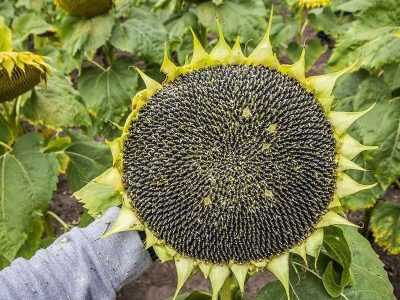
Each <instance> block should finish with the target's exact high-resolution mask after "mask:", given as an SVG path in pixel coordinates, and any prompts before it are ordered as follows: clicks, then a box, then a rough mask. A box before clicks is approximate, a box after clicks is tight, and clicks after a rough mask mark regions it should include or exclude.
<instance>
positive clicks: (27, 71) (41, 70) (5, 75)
mask: <svg viewBox="0 0 400 300" xmlns="http://www.w3.org/2000/svg"><path fill="white" fill-rule="evenodd" d="M0 31H1V32H2V34H3V36H2V37H1V43H0V102H5V101H10V100H13V99H14V98H16V97H18V96H19V95H21V94H23V93H25V92H27V91H29V90H31V89H32V88H33V87H34V86H35V85H37V84H38V83H39V82H41V81H46V78H47V74H48V72H49V70H50V67H49V66H48V65H47V64H46V62H45V61H44V59H43V57H41V56H40V55H37V54H34V53H31V52H15V51H13V50H12V46H11V44H12V43H11V30H10V29H9V28H8V27H7V26H6V25H5V24H4V23H3V20H0Z"/></svg>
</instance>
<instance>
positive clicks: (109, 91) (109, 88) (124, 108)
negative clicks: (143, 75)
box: [78, 59, 138, 123]
mask: <svg viewBox="0 0 400 300" xmlns="http://www.w3.org/2000/svg"><path fill="white" fill-rule="evenodd" d="M132 65H133V62H132V60H129V59H119V60H117V61H115V62H114V63H113V64H112V65H111V66H109V67H107V68H102V67H100V66H96V65H95V66H92V67H90V68H85V69H83V70H82V74H81V76H80V77H79V80H78V90H79V92H80V94H81V96H82V99H83V102H84V103H85V105H86V107H87V108H88V110H89V111H90V113H91V114H92V115H93V116H94V117H95V118H96V119H99V120H103V121H108V120H111V121H114V122H117V123H119V122H121V121H122V120H123V118H124V117H125V116H126V114H127V113H128V111H129V110H130V102H131V98H132V95H134V94H135V92H136V88H137V81H138V77H137V73H136V72H135V70H133V69H132V67H131V66H132Z"/></svg>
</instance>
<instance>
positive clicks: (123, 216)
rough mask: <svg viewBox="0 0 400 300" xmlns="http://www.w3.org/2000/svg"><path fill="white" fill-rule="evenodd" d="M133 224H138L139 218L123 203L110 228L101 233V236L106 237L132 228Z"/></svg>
mask: <svg viewBox="0 0 400 300" xmlns="http://www.w3.org/2000/svg"><path fill="white" fill-rule="evenodd" d="M135 225H140V221H139V219H138V218H137V217H136V215H135V214H134V212H133V211H132V210H131V209H130V208H129V207H127V206H124V205H123V206H122V207H121V210H120V211H119V214H118V217H117V219H116V220H115V221H114V223H113V224H112V226H111V228H110V230H108V231H107V232H106V233H104V234H103V236H102V238H107V237H109V236H111V235H112V234H114V233H117V232H123V231H129V230H134V229H133V226H135Z"/></svg>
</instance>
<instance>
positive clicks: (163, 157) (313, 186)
mask: <svg viewBox="0 0 400 300" xmlns="http://www.w3.org/2000/svg"><path fill="white" fill-rule="evenodd" d="M271 19H272V18H271ZM270 26H271V24H269V27H268V30H267V33H266V35H265V36H264V37H263V39H262V40H261V42H260V43H259V45H258V46H257V47H256V48H255V49H254V51H253V52H252V53H251V54H250V55H249V56H245V55H244V54H243V52H242V50H241V47H240V42H239V40H237V41H236V43H235V45H234V46H233V47H232V48H231V47H230V46H229V45H228V44H227V43H226V41H225V40H224V36H223V33H222V30H221V28H220V27H219V35H220V36H219V41H218V43H217V45H216V46H215V48H214V49H213V50H212V51H211V52H210V53H207V52H206V51H205V50H204V49H203V47H202V46H201V44H200V42H199V41H198V39H197V38H196V36H195V35H194V36H193V39H194V50H193V56H192V59H191V61H190V63H187V64H186V65H184V66H176V65H175V64H174V63H173V62H172V61H171V60H170V59H169V57H168V54H167V51H165V57H164V62H163V65H162V68H161V70H162V71H163V72H164V73H166V76H167V78H166V80H165V82H164V83H163V84H162V85H161V84H159V83H157V82H156V81H154V80H152V79H151V78H149V77H148V76H146V75H145V74H143V73H142V72H141V71H140V70H139V73H140V75H141V76H142V78H143V80H144V82H145V84H146V87H147V88H146V89H145V90H143V91H141V92H139V93H138V94H137V95H136V96H135V97H134V98H133V100H132V113H131V114H130V116H129V117H128V119H127V121H126V124H125V128H124V130H123V134H122V136H121V138H119V139H117V140H116V141H115V142H114V143H113V144H112V151H113V155H114V168H113V169H112V170H111V171H109V173H107V175H105V178H106V179H105V180H109V181H112V182H114V183H115V182H118V181H119V179H118V178H121V179H122V185H120V184H113V185H114V186H115V187H116V189H120V190H121V192H122V193H123V194H124V203H123V207H122V209H121V214H120V217H119V218H118V219H117V221H116V223H115V224H114V226H113V228H112V229H111V231H110V232H109V233H108V234H112V233H115V232H118V231H123V230H132V229H133V230H144V231H145V234H146V247H153V248H154V250H155V252H156V253H157V254H158V256H159V258H160V259H161V260H162V261H168V260H174V261H175V263H176V266H177V274H178V287H177V292H176V294H175V297H176V296H177V294H178V292H179V290H180V289H181V287H182V286H183V284H184V282H185V281H186V280H187V279H188V278H189V276H190V275H191V274H192V273H193V272H195V271H196V270H200V271H202V272H203V274H204V275H205V277H208V278H209V279H210V281H211V285H212V289H213V299H217V297H218V293H219V291H220V290H221V288H222V286H223V284H224V282H225V281H226V280H227V279H228V278H229V277H230V276H232V277H234V278H235V279H236V281H237V282H238V285H239V287H240V289H241V290H242V291H243V289H244V283H245V280H246V278H247V275H248V274H250V273H254V272H256V271H258V270H261V269H265V268H266V269H268V270H270V271H271V272H272V273H274V274H275V275H276V276H277V278H278V279H279V280H280V281H281V282H282V284H283V285H284V287H285V289H286V291H287V295H288V297H289V253H293V254H297V255H300V256H301V257H302V258H303V259H304V260H306V255H307V254H308V255H311V256H314V257H317V256H318V253H319V249H320V247H321V245H322V241H323V229H322V228H323V227H325V226H329V225H332V224H349V225H350V224H351V223H349V222H348V221H347V220H346V219H344V218H343V217H341V216H340V215H338V214H337V213H336V212H334V210H333V209H335V210H337V208H338V207H339V206H340V201H339V198H340V197H343V196H346V195H349V194H351V193H355V192H358V191H360V190H363V189H366V188H370V187H371V186H364V185H361V184H358V183H356V182H355V181H353V180H352V179H351V178H350V177H349V176H348V175H346V174H345V173H344V171H345V170H348V169H356V170H362V168H360V167H359V166H357V165H356V164H355V163H353V162H352V161H351V159H352V158H354V157H355V156H356V155H358V154H359V153H360V152H362V151H364V150H368V149H373V148H374V147H372V146H363V145H361V144H359V143H358V142H357V141H356V140H354V139H353V138H351V137H350V136H349V135H347V134H346V133H345V131H346V129H347V128H348V127H349V126H350V125H351V124H352V123H353V122H354V121H355V120H357V119H358V118H359V117H361V116H362V115H363V114H365V113H366V112H367V111H368V110H366V111H363V112H359V113H358V112H357V113H353V112H335V111H331V103H332V100H333V97H332V96H331V92H332V89H333V86H334V83H335V80H336V79H337V78H338V77H339V76H340V75H342V74H343V73H344V72H346V71H348V70H344V71H342V72H337V73H333V74H327V75H321V76H314V77H308V78H307V77H306V76H305V66H304V57H305V53H304V51H303V53H302V55H301V57H300V59H299V61H298V62H296V63H294V64H293V65H282V64H280V63H279V61H278V60H277V58H276V56H275V55H274V53H273V51H272V46H271V43H270V40H269V29H270ZM107 178H111V179H107ZM102 180H104V178H103V179H102Z"/></svg>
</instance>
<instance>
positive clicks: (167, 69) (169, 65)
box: [161, 43, 177, 80]
mask: <svg viewBox="0 0 400 300" xmlns="http://www.w3.org/2000/svg"><path fill="white" fill-rule="evenodd" d="M176 70H177V67H176V65H175V64H174V63H173V62H172V61H171V59H170V58H169V55H168V46H167V43H165V45H164V59H163V62H162V65H161V72H163V73H164V74H166V75H167V78H168V80H172V79H173V78H174V77H175V73H176Z"/></svg>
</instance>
